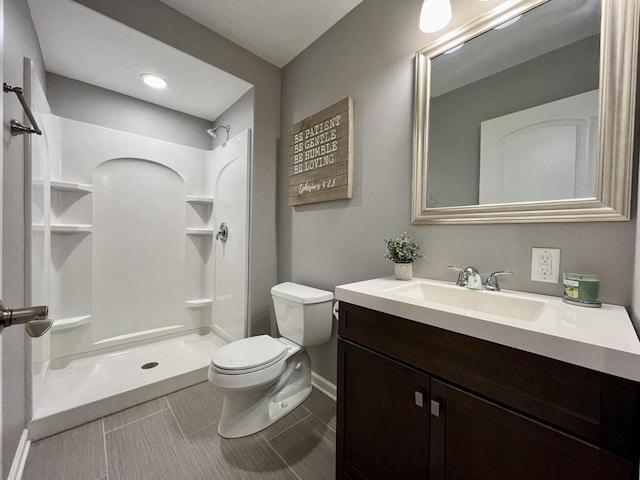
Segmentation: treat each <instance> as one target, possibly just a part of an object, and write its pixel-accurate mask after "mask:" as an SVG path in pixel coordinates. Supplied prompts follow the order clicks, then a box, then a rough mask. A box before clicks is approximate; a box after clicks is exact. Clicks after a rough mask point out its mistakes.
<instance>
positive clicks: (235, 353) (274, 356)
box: [211, 335, 287, 370]
mask: <svg viewBox="0 0 640 480" xmlns="http://www.w3.org/2000/svg"><path fill="white" fill-rule="evenodd" d="M286 353H287V347H286V345H284V344H283V343H281V342H279V341H277V340H275V339H274V338H272V337H270V336H269V335H259V336H257V337H249V338H243V339H242V340H238V341H235V342H231V343H229V344H227V345H224V346H223V347H220V348H219V349H218V350H216V351H215V352H213V355H212V357H211V363H213V365H214V366H216V367H217V368H219V369H223V370H249V369H256V368H259V367H265V368H266V367H268V366H270V365H272V364H274V363H276V362H277V361H279V360H280V359H282V358H283V357H284V356H285V355H286Z"/></svg>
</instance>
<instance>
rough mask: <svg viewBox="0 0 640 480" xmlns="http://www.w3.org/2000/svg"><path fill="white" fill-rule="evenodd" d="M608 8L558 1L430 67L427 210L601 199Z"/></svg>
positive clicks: (585, 0) (580, 0) (595, 2)
mask: <svg viewBox="0 0 640 480" xmlns="http://www.w3.org/2000/svg"><path fill="white" fill-rule="evenodd" d="M600 16H601V0H551V1H549V2H547V3H545V4H542V5H540V6H538V7H536V8H534V9H532V10H530V11H528V12H526V13H524V14H523V15H521V16H516V17H514V18H512V19H510V20H509V21H507V22H505V23H503V24H501V25H499V26H498V27H496V28H493V29H491V30H489V31H487V32H485V33H483V34H481V35H479V36H477V37H475V38H473V39H472V40H469V41H466V42H465V43H463V44H459V45H457V46H455V47H453V48H451V49H449V50H447V51H446V52H444V53H442V54H440V55H438V56H437V57H434V58H432V59H431V78H430V80H431V84H430V93H429V112H428V115H429V129H428V142H427V146H428V149H427V158H428V161H427V175H426V178H427V188H426V196H427V198H426V205H427V207H451V206H464V205H485V204H503V203H517V202H540V201H549V200H564V199H578V198H592V197H595V196H596V176H597V158H598V154H597V152H598V144H597V141H598V94H599V85H600V78H599V71H600Z"/></svg>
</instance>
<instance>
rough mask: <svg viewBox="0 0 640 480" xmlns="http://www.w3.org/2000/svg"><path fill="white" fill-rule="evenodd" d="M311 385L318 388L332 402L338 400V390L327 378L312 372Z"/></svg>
mask: <svg viewBox="0 0 640 480" xmlns="http://www.w3.org/2000/svg"><path fill="white" fill-rule="evenodd" d="M311 385H313V386H314V387H316V388H317V389H318V390H320V391H321V392H322V393H324V394H325V395H326V396H327V397H329V398H330V399H331V400H333V401H335V400H336V393H337V389H336V386H335V384H333V383H331V382H330V381H329V380H327V379H326V378H324V377H321V376H320V375H318V374H317V373H316V372H311Z"/></svg>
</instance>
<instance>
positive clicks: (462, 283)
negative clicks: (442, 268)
mask: <svg viewBox="0 0 640 480" xmlns="http://www.w3.org/2000/svg"><path fill="white" fill-rule="evenodd" d="M447 268H450V269H451V270H455V271H457V272H458V280H457V281H456V285H458V286H459V287H467V288H471V289H473V290H480V289H482V278H481V277H480V272H478V269H477V268H476V267H471V266H469V267H467V268H460V267H456V266H455V265H449V266H448V267H447Z"/></svg>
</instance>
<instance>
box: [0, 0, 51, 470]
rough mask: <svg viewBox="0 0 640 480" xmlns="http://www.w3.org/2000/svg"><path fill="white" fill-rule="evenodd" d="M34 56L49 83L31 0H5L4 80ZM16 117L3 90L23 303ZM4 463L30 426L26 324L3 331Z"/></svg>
mask: <svg viewBox="0 0 640 480" xmlns="http://www.w3.org/2000/svg"><path fill="white" fill-rule="evenodd" d="M25 56H26V57H29V58H31V59H32V60H33V62H34V71H35V73H36V75H37V77H38V79H39V80H40V82H41V83H42V84H43V85H44V84H45V74H44V62H43V61H42V54H41V52H40V47H39V45H38V39H37V36H36V33H35V29H34V27H33V23H32V22H31V14H30V12H29V7H28V5H27V2H26V0H5V1H4V57H3V69H4V78H3V81H4V82H7V83H9V84H11V85H13V86H23V77H22V75H23V57H25ZM11 118H16V119H18V120H21V119H22V118H23V113H22V107H21V106H20V103H19V102H18V99H17V98H16V97H15V95H13V94H12V95H11V96H9V95H5V96H4V109H3V140H4V142H3V163H4V168H3V172H2V173H3V179H2V183H3V197H2V201H3V212H2V214H3V218H2V223H3V235H2V249H3V265H2V267H3V268H2V294H3V298H2V299H3V300H4V301H5V303H7V304H8V305H9V306H12V307H19V306H22V305H24V300H25V292H24V255H25V251H24V240H25V238H24V221H23V208H24V202H23V194H24V186H23V181H24V170H23V169H24V163H25V162H24V143H23V142H24V140H23V137H12V136H11V134H10V132H9V129H8V125H9V120H10V119H11ZM2 356H3V358H2V429H3V435H2V468H3V474H2V477H3V478H7V475H8V473H9V469H10V468H11V461H12V460H13V456H14V454H15V450H16V446H17V444H18V441H19V439H20V435H21V434H22V430H23V429H24V426H25V417H26V405H27V399H26V378H25V369H26V364H25V358H26V355H25V334H24V328H23V327H20V326H13V327H11V328H9V329H7V330H5V331H4V332H2Z"/></svg>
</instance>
